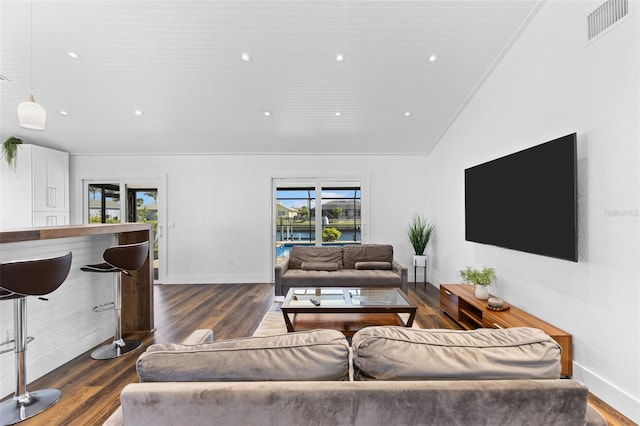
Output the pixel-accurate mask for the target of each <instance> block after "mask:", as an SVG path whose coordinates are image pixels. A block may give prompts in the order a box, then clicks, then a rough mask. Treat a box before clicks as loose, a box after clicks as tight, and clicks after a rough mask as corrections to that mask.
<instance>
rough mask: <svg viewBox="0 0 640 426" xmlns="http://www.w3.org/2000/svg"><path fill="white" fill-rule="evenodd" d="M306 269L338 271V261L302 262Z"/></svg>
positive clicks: (303, 268) (303, 267)
mask: <svg viewBox="0 0 640 426" xmlns="http://www.w3.org/2000/svg"><path fill="white" fill-rule="evenodd" d="M301 269H302V270H304V271H337V270H338V262H302V268H301Z"/></svg>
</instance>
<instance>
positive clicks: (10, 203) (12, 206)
mask: <svg viewBox="0 0 640 426" xmlns="http://www.w3.org/2000/svg"><path fill="white" fill-rule="evenodd" d="M0 167H1V170H2V180H1V181H0V228H2V229H11V228H30V227H33V226H56V225H68V224H69V154H68V153H66V152H62V151H57V150H54V149H50V148H44V147H41V146H37V145H31V144H22V145H20V146H19V147H18V156H17V161H16V170H15V171H13V170H11V169H9V167H8V166H7V163H6V161H4V160H2V164H1V165H0Z"/></svg>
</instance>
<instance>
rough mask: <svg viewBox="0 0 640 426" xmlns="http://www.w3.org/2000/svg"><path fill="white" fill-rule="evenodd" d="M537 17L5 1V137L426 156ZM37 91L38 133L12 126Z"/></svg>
mask: <svg viewBox="0 0 640 426" xmlns="http://www.w3.org/2000/svg"><path fill="white" fill-rule="evenodd" d="M31 7H32V9H33V15H32V22H33V26H32V29H33V43H32V48H33V65H32V68H33V73H32V72H31V71H30V31H29V29H30V10H31ZM539 7H540V2H539V1H535V0H532V1H526V0H512V1H456V0H446V1H393V0H389V1H364V0H363V1H353V0H341V1H326V0H325V1H318V0H295V1H294V0H291V1H270V0H263V1H238V0H234V1H217V0H208V1H194V0H180V1H168V0H167V1H164V0H155V1H151V0H148V1H147V0H145V1H141V0H135V1H110V0H109V1H101V0H86V1H58V0H48V1H42V0H36V1H33V3H30V2H29V1H26V0H2V2H1V5H0V14H1V15H0V23H1V25H2V28H1V30H0V36H1V41H0V48H1V51H0V74H1V75H3V76H5V77H6V78H7V79H8V80H9V81H0V136H1V137H2V138H3V139H5V138H6V137H8V136H16V137H20V138H22V139H23V140H24V141H25V142H27V143H36V144H41V145H45V146H51V147H55V148H61V149H64V150H66V151H69V152H72V153H357V154H359V153H377V154H410V153H427V152H429V151H430V150H431V149H432V147H433V146H434V145H435V144H436V143H438V140H439V137H440V136H441V135H442V133H443V132H444V131H445V130H446V129H447V127H448V126H449V125H450V123H451V122H452V120H454V119H455V117H456V115H457V114H458V113H459V112H460V110H461V109H462V108H463V107H464V106H465V104H466V102H468V100H469V98H470V97H471V96H472V95H473V93H474V91H475V90H476V89H477V87H478V85H479V84H481V83H482V81H483V79H484V78H486V76H487V75H488V73H490V72H491V70H492V69H493V67H494V66H495V64H496V63H497V62H498V61H499V60H500V58H501V57H502V55H504V53H505V52H506V50H507V49H508V48H509V47H510V45H511V44H512V43H513V42H514V40H515V39H516V38H517V36H518V35H519V34H520V32H521V31H522V29H523V28H524V27H525V26H526V25H527V23H528V22H529V21H530V20H531V18H532V17H533V15H534V14H535V13H536V11H537V10H538V9H539ZM70 51H74V52H77V53H78V54H79V55H80V59H77V60H74V59H71V58H69V57H68V56H67V53H68V52H70ZM243 53H246V54H248V55H250V60H249V61H243V60H242V54H243ZM338 54H342V55H344V60H343V61H342V62H338V61H336V55H338ZM432 54H436V55H437V56H438V60H437V61H435V62H429V60H428V58H429V56H430V55H432ZM31 78H33V94H34V95H35V97H36V100H37V101H38V103H40V104H41V105H42V106H44V107H45V109H46V110H47V126H46V129H45V130H43V131H37V130H28V129H23V128H21V127H19V126H18V120H17V113H16V107H17V105H18V104H19V103H20V102H23V101H25V100H26V99H27V97H28V96H29V94H30V93H31V91H32V90H31ZM137 109H139V110H141V111H142V112H143V115H140V116H138V115H135V114H134V111H135V110H137ZM61 110H64V111H67V112H68V113H69V115H67V116H63V115H61V114H60V113H59V111H61ZM266 111H268V112H270V115H269V116H266V115H265V112H266ZM407 111H410V115H409V116H408V117H407V116H405V112H407ZM338 113H339V114H338Z"/></svg>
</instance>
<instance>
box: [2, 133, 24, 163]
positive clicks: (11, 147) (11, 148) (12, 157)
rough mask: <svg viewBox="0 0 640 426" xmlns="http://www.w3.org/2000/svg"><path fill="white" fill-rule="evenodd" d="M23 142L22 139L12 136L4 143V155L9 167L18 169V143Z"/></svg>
mask: <svg viewBox="0 0 640 426" xmlns="http://www.w3.org/2000/svg"><path fill="white" fill-rule="evenodd" d="M20 144H22V139H18V138H16V137H13V136H11V137H10V138H9V139H7V140H6V141H4V143H3V144H2V156H3V157H4V159H5V160H7V164H8V165H9V168H10V169H11V170H13V171H14V172H15V171H16V159H17V158H18V145H20Z"/></svg>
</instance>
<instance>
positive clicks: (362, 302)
mask: <svg viewBox="0 0 640 426" xmlns="http://www.w3.org/2000/svg"><path fill="white" fill-rule="evenodd" d="M416 309H417V306H414V305H412V304H411V303H409V301H408V300H407V299H406V298H405V296H404V294H403V293H402V292H401V291H400V289H397V288H334V287H323V288H311V287H309V288H306V287H305V288H301V287H295V288H291V289H289V292H288V293H287V296H286V297H285V300H284V303H283V304H282V308H281V310H282V315H283V316H284V321H285V323H286V324H287V331H289V332H292V331H302V330H313V329H316V328H329V329H333V330H339V331H341V332H343V333H344V335H345V336H347V337H351V336H353V334H354V333H355V332H357V331H358V330H360V329H362V328H365V327H370V326H376V325H399V326H404V327H411V326H412V325H413V320H414V318H415V316H416Z"/></svg>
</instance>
